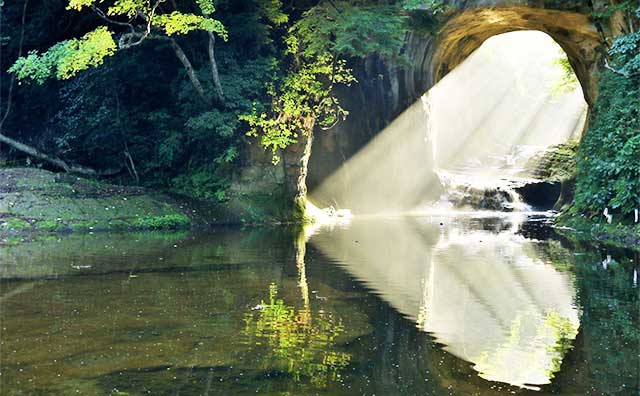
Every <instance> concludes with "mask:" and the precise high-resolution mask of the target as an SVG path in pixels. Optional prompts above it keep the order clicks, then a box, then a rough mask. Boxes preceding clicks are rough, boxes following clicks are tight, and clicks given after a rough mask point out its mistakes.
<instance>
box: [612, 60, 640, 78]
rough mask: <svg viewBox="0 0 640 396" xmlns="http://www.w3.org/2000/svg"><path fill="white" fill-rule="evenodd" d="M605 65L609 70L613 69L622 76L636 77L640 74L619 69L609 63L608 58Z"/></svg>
mask: <svg viewBox="0 0 640 396" xmlns="http://www.w3.org/2000/svg"><path fill="white" fill-rule="evenodd" d="M604 67H605V68H606V69H607V70H609V71H612V72H614V73H615V74H617V75H619V76H622V77H626V78H631V77H634V76H637V75H638V73H627V72H624V71H622V70H618V69H616V68H614V67H613V66H611V65H610V64H609V60H608V59H607V58H605V59H604Z"/></svg>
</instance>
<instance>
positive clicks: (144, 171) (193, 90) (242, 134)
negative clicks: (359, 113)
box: [0, 0, 406, 200]
mask: <svg viewBox="0 0 640 396" xmlns="http://www.w3.org/2000/svg"><path fill="white" fill-rule="evenodd" d="M367 4H370V2H366V1H363V2H347V1H312V2H306V1H305V2H296V1H293V2H287V3H286V4H283V2H281V1H280V0H234V1H231V0H220V1H215V2H214V1H211V0H190V1H184V2H175V1H150V0H144V1H142V0H111V1H104V2H103V1H96V0H69V1H67V2H46V1H44V0H20V1H16V2H12V3H11V4H5V5H4V6H3V7H2V8H0V21H1V23H2V25H0V39H2V40H1V42H2V43H3V46H2V50H1V51H0V54H1V55H2V59H1V60H0V69H1V70H2V71H3V73H2V74H3V76H4V80H0V98H2V99H3V101H4V102H3V103H0V110H2V111H3V112H4V110H5V109H6V108H7V106H5V103H6V99H7V98H8V97H12V102H13V106H9V107H12V111H7V112H6V113H7V117H6V122H2V123H0V136H2V135H1V134H5V135H7V136H10V137H11V138H13V139H15V140H16V141H19V142H22V143H25V144H27V145H30V146H33V147H35V148H37V149H39V150H41V151H43V152H46V153H47V154H49V155H52V156H55V157H59V158H64V159H65V161H68V162H69V163H77V164H82V165H84V166H87V167H90V168H93V169H97V170H98V171H103V172H107V173H109V174H115V177H116V178H119V179H120V181H121V182H139V183H141V184H144V185H149V186H154V187H161V188H171V189H173V190H176V191H179V192H182V193H187V194H189V195H192V196H197V197H202V198H216V199H219V200H224V199H226V196H227V194H226V188H227V186H228V185H229V181H230V178H231V177H232V173H233V171H235V170H237V169H240V168H241V165H242V163H243V161H245V160H246V158H247V155H248V147H249V144H250V143H251V141H252V140H253V137H252V136H256V137H258V138H259V139H260V141H261V143H262V145H263V146H265V147H266V148H268V149H271V150H272V151H273V155H274V159H277V156H278V153H279V151H280V150H281V149H283V148H285V147H286V146H288V145H290V144H292V143H294V142H296V141H297V138H298V137H299V136H300V134H304V133H308V132H309V131H310V130H311V129H312V128H314V127H315V126H321V127H327V126H330V125H332V124H334V123H336V122H338V121H339V120H341V119H343V118H344V117H345V116H346V115H347V113H348V111H347V110H345V109H343V108H342V107H341V106H340V103H339V102H338V99H337V97H336V96H335V93H334V87H335V86H336V85H338V84H345V85H349V84H351V83H354V82H355V78H354V76H353V74H352V71H351V69H350V66H349V64H350V62H351V61H352V60H353V59H354V58H359V57H364V56H367V55H369V54H373V53H378V54H380V56H382V57H387V58H390V57H395V56H397V54H398V51H399V50H400V47H401V44H402V40H403V37H404V32H405V29H406V27H405V25H404V24H405V17H404V16H402V13H403V12H404V11H403V10H404V9H403V6H405V7H406V4H405V3H403V2H397V4H396V2H395V1H390V2H388V3H387V4H381V5H375V6H372V5H367ZM23 22H24V23H23ZM22 33H24V34H22ZM3 37H4V38H3ZM21 37H22V39H21ZM216 38H219V39H221V40H218V41H216V40H215V39H216ZM214 51H215V54H214ZM7 71H8V72H9V74H7V73H6V72H7ZM8 77H9V78H8ZM14 79H15V81H13V80H14ZM18 109H19V110H18ZM247 134H249V135H250V136H249V137H247ZM1 158H5V159H6V160H11V161H16V162H14V163H23V164H24V162H27V163H30V162H32V161H34V159H33V158H32V157H31V156H28V155H25V154H24V153H23V152H21V151H20V150H16V149H15V147H10V146H6V145H3V146H0V159H1ZM35 161H36V163H37V164H38V165H41V166H51V165H49V164H47V163H46V162H40V161H39V160H37V159H36V160H35Z"/></svg>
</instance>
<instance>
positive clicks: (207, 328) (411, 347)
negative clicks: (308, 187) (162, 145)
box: [0, 216, 640, 396]
mask: <svg viewBox="0 0 640 396" xmlns="http://www.w3.org/2000/svg"><path fill="white" fill-rule="evenodd" d="M638 263H639V260H638V256H637V255H636V254H634V253H630V252H625V251H606V250H602V249H598V248H595V247H591V246H580V245H576V244H571V243H569V242H567V241H565V240H563V239H562V238H561V237H560V236H559V235H557V234H556V233H555V232H554V231H553V230H552V229H551V228H550V227H548V226H547V225H545V221H544V219H540V218H529V219H526V218H522V217H518V216H511V217H502V218H492V217H473V216H456V217H400V218H387V219H373V218H371V219H353V220H352V221H351V222H350V223H349V224H337V225H332V226H316V227H310V228H306V229H304V230H295V229H288V228H284V227H283V228H260V229H244V230H243V229H222V230H218V231H217V232H211V233H206V234H195V235H194V234H119V235H112V234H95V235H69V236H56V237H51V238H47V239H41V240H38V241H35V242H29V243H24V244H14V243H11V241H8V242H7V243H5V244H3V245H2V246H0V278H1V280H0V395H2V396H13V395H34V396H36V395H37V396H39V395H43V396H44V395H46V396H58V395H59V396H69V395H87V396H93V395H105V396H106V395H112V396H124V395H131V396H138V395H140V396H141V395H174V396H177V395H182V396H192V395H225V396H226V395H253V394H259V395H283V396H284V395H291V396H294V395H295V396H298V395H336V396H339V395H345V396H346V395H367V396H372V395H379V396H382V395H438V396H441V395H479V396H485V395H487V396H489V395H512V394H517V395H566V396H569V395H572V396H573V395H625V396H626V395H629V396H633V395H636V396H637V395H640V291H639V288H638V282H639V280H638Z"/></svg>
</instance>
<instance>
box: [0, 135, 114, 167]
mask: <svg viewBox="0 0 640 396" xmlns="http://www.w3.org/2000/svg"><path fill="white" fill-rule="evenodd" d="M0 142H1V143H5V144H6V145H8V146H10V147H13V148H14V149H16V150H18V151H20V152H22V153H25V154H27V155H29V156H31V157H34V158H37V159H39V160H42V161H44V162H47V163H49V164H51V165H54V166H55V167H57V168H60V169H63V170H64V171H65V172H68V173H76V174H79V175H86V176H105V175H113V174H116V173H119V172H120V171H119V170H117V171H116V170H109V171H106V172H98V171H96V170H94V169H91V168H88V167H85V166H81V165H74V164H68V163H67V162H65V161H63V160H61V159H60V158H58V157H54V156H51V155H49V154H47V153H44V152H42V151H40V150H38V149H36V148H35V147H31V146H29V145H26V144H24V143H20V142H18V141H17V140H13V139H11V138H10V137H8V136H7V135H5V134H4V133H3V132H2V131H0Z"/></svg>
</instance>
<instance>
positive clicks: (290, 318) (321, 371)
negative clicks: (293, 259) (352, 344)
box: [244, 284, 351, 386]
mask: <svg viewBox="0 0 640 396" xmlns="http://www.w3.org/2000/svg"><path fill="white" fill-rule="evenodd" d="M259 307H260V310H259V312H257V314H254V313H253V312H252V313H247V314H246V315H245V322H246V328H245V330H244V333H245V336H247V337H250V338H255V345H266V346H267V347H268V349H269V351H270V352H271V353H272V354H273V356H275V357H276V358H277V359H278V360H280V361H282V362H283V363H284V364H286V369H285V370H286V371H288V372H289V373H291V374H292V375H293V378H294V380H296V381H300V380H301V379H302V378H303V377H306V378H310V380H311V383H313V384H314V385H316V386H325V385H326V384H327V381H328V380H335V379H336V377H337V375H338V373H339V371H340V370H341V369H343V368H344V367H346V366H347V365H348V364H349V361H350V360H351V355H349V354H348V353H344V352H338V351H334V350H332V349H333V348H334V347H335V340H336V338H337V337H338V336H339V335H340V334H341V333H343V332H344V326H343V325H342V321H341V320H336V319H335V318H334V317H333V316H332V315H331V314H330V313H328V312H326V311H319V313H318V315H317V316H316V317H313V318H312V315H311V312H310V311H309V310H307V309H300V310H296V308H295V307H293V306H288V305H286V304H285V303H284V301H283V300H282V299H279V298H278V287H277V286H276V285H275V284H271V285H270V286H269V301H268V302H264V301H262V302H261V303H260V306H259Z"/></svg>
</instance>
